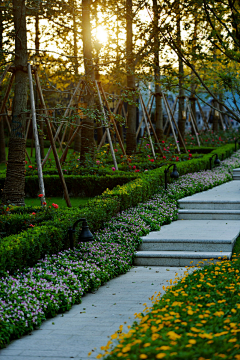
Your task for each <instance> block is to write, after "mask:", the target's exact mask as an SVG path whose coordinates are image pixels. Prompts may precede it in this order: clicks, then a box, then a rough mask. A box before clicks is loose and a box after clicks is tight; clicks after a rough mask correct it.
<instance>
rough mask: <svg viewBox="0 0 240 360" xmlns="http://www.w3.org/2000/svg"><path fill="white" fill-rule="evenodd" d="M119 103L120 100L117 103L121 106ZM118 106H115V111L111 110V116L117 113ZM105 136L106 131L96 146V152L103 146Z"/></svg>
mask: <svg viewBox="0 0 240 360" xmlns="http://www.w3.org/2000/svg"><path fill="white" fill-rule="evenodd" d="M121 101H122V100H119V103H120V104H121ZM118 106H119V105H118V104H117V105H116V107H115V109H114V110H113V114H114V115H115V114H116V113H117V110H118ZM110 122H111V119H110ZM106 136H107V133H106V131H105V133H104V134H103V136H102V139H101V141H100V143H99V145H98V148H97V151H99V150H100V149H101V147H102V146H103V144H104V142H105V140H106Z"/></svg>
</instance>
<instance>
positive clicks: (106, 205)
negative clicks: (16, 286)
mask: <svg viewBox="0 0 240 360" xmlns="http://www.w3.org/2000/svg"><path fill="white" fill-rule="evenodd" d="M233 149H234V145H232V144H230V145H225V146H223V147H221V148H218V149H215V150H214V151H213V152H212V153H210V154H207V155H205V156H204V157H203V158H201V159H195V160H191V161H188V162H181V163H178V171H179V173H180V175H183V174H187V173H191V172H195V171H199V170H205V169H207V168H208V167H209V158H210V157H211V156H212V155H213V154H218V156H219V157H220V158H222V155H223V157H224V158H225V157H227V156H230V155H231V154H232V153H233ZM163 182H164V167H162V168H160V169H156V170H152V171H148V172H146V173H144V174H142V175H140V176H139V177H138V178H137V179H135V180H133V181H131V182H129V183H128V184H125V185H123V186H120V185H118V186H116V187H115V188H114V189H113V190H108V189H107V190H106V191H105V192H104V193H103V194H102V195H100V196H97V197H96V198H94V199H92V200H90V201H89V202H88V204H87V206H86V207H83V208H81V209H78V208H70V209H69V208H68V209H66V210H61V209H59V210H53V212H54V215H53V220H49V221H47V222H44V223H42V225H41V226H36V227H34V228H32V229H29V230H27V231H24V232H22V233H20V234H18V235H11V236H8V237H6V238H4V242H3V241H2V242H1V243H0V270H2V271H6V270H8V271H10V272H11V273H13V272H14V271H16V270H17V269H23V268H24V267H26V266H32V265H33V264H34V263H36V262H37V261H38V260H39V259H40V258H42V257H43V256H44V255H46V254H56V253H57V252H59V251H60V250H64V249H68V248H69V240H68V228H69V227H70V226H72V224H73V223H74V221H76V220H77V219H79V218H81V217H86V218H87V221H88V224H89V227H90V229H91V231H96V230H98V229H100V228H101V227H103V225H104V223H105V222H107V221H109V220H110V219H111V218H112V217H113V216H115V215H116V214H117V213H118V212H119V211H120V210H124V209H127V208H130V207H133V206H135V205H137V204H138V203H140V202H144V201H146V200H148V199H149V198H150V197H151V196H152V195H154V194H155V193H156V192H157V190H158V187H159V185H161V184H163Z"/></svg>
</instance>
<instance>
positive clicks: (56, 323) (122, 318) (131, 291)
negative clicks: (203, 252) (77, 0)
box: [0, 266, 186, 360]
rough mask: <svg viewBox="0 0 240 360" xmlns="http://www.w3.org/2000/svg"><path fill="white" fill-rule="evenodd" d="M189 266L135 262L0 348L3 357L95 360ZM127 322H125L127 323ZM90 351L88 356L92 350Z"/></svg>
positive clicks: (6, 359)
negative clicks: (140, 264)
mask: <svg viewBox="0 0 240 360" xmlns="http://www.w3.org/2000/svg"><path fill="white" fill-rule="evenodd" d="M185 271H186V268H185V267H171V268H168V267H141V266H140V267H133V268H132V269H131V270H130V271H129V272H127V273H126V274H124V275H120V276H118V277H116V278H115V279H112V280H110V281H108V282H107V283H106V284H105V285H103V286H101V287H100V288H99V289H98V290H97V291H96V292H95V293H89V294H87V295H85V296H84V297H83V298H82V303H81V304H80V305H74V306H73V307H72V309H71V310H70V311H68V312H66V313H64V314H62V315H61V314H59V315H58V316H57V317H55V318H52V319H49V320H47V321H45V322H44V323H43V324H42V326H41V327H40V328H39V330H34V331H33V332H32V333H31V335H26V336H24V337H22V338H21V339H18V340H14V341H12V342H11V343H10V344H9V345H8V347H7V348H6V349H3V350H0V359H1V360H67V359H68V360H69V359H77V360H87V359H89V360H92V359H95V358H96V355H97V354H98V353H99V352H100V351H101V350H100V347H101V346H105V345H106V344H107V342H108V340H109V337H110V336H111V335H112V334H113V333H114V332H115V331H117V330H118V329H119V326H120V325H124V328H123V329H124V331H127V330H128V329H127V325H131V324H132V323H133V321H134V320H135V315H134V314H135V313H139V312H142V311H143V309H144V308H145V306H144V305H143V304H144V303H147V306H151V300H150V297H151V296H152V295H153V294H154V293H155V292H157V293H158V292H159V291H160V292H161V293H162V294H163V293H164V291H163V289H162V286H163V285H165V286H166V285H168V283H167V280H170V279H174V278H175V274H176V273H178V276H181V275H183V274H184V272H185ZM124 322H126V324H124ZM91 351H93V352H92V355H91V356H90V357H88V353H89V352H91Z"/></svg>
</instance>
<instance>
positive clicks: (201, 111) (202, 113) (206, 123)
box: [196, 98, 209, 129]
mask: <svg viewBox="0 0 240 360" xmlns="http://www.w3.org/2000/svg"><path fill="white" fill-rule="evenodd" d="M196 100H197V104H198V108H199V110H200V113H201V115H202V119H203V122H204V124H205V126H206V128H207V129H209V126H208V121H207V119H206V118H205V115H204V112H203V109H202V107H201V105H200V103H199V101H198V98H196Z"/></svg>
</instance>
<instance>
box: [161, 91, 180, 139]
mask: <svg viewBox="0 0 240 360" xmlns="http://www.w3.org/2000/svg"><path fill="white" fill-rule="evenodd" d="M177 99H178V97H177V96H176V98H175V100H174V103H173V106H172V109H171V110H172V113H173V116H174V114H175V110H176V105H177ZM166 100H167V102H168V99H167V98H166ZM169 107H170V105H169ZM168 123H169V118H167V121H166V123H165V125H164V128H163V132H165V130H166V127H167V125H168ZM169 125H170V124H169Z"/></svg>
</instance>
